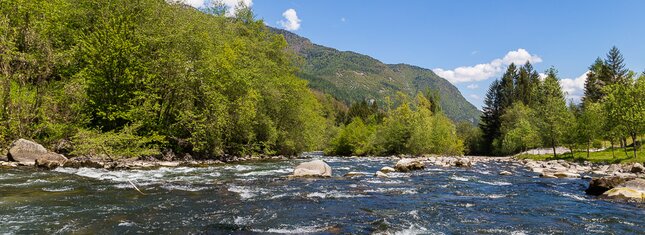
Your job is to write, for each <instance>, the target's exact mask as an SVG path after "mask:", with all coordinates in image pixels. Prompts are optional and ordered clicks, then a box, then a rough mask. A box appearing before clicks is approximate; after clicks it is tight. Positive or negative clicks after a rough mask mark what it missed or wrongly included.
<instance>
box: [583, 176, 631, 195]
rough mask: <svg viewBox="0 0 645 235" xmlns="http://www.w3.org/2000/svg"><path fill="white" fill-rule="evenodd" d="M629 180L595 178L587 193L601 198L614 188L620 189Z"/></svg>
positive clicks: (590, 183)
mask: <svg viewBox="0 0 645 235" xmlns="http://www.w3.org/2000/svg"><path fill="white" fill-rule="evenodd" d="M627 180H628V179H625V178H621V177H602V178H593V179H591V182H589V187H588V188H587V189H586V190H585V192H586V193H587V194H590V195H595V196H599V195H602V194H603V193H605V192H606V191H608V190H610V189H612V188H615V187H618V186H619V185H620V184H622V183H624V182H625V181H627Z"/></svg>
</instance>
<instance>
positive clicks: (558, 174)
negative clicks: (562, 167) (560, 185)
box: [553, 171, 580, 178]
mask: <svg viewBox="0 0 645 235" xmlns="http://www.w3.org/2000/svg"><path fill="white" fill-rule="evenodd" d="M553 176H555V177H558V178H580V174H578V173H573V172H566V171H559V172H555V173H553Z"/></svg>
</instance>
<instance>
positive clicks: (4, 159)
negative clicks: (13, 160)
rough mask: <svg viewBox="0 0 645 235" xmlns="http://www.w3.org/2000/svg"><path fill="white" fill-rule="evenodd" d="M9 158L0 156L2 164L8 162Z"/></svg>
mask: <svg viewBox="0 0 645 235" xmlns="http://www.w3.org/2000/svg"><path fill="white" fill-rule="evenodd" d="M8 161H9V158H8V157H7V156H5V155H2V154H0V162H8Z"/></svg>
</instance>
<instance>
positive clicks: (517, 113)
mask: <svg viewBox="0 0 645 235" xmlns="http://www.w3.org/2000/svg"><path fill="white" fill-rule="evenodd" d="M501 119H502V126H501V133H502V135H501V137H500V138H502V140H501V141H500V142H501V145H502V146H501V150H502V151H503V152H504V153H506V154H509V153H515V152H518V151H526V150H527V149H529V148H534V147H537V146H539V145H540V136H539V134H538V130H537V127H536V126H535V124H533V123H532V122H531V120H534V119H535V115H534V113H533V110H531V108H529V107H528V106H526V105H524V104H523V103H516V104H514V105H513V106H511V108H509V109H507V110H506V112H505V113H504V115H502V117H501Z"/></svg>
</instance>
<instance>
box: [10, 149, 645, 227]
mask: <svg viewBox="0 0 645 235" xmlns="http://www.w3.org/2000/svg"><path fill="white" fill-rule="evenodd" d="M324 160H325V161H327V162H328V163H329V165H330V166H331V167H332V169H333V170H334V172H333V175H334V177H332V178H328V179H288V178H287V177H286V176H287V175H289V174H290V173H291V171H292V169H293V167H294V166H296V165H297V164H298V163H300V162H302V161H305V160H290V161H278V162H259V163H249V164H241V165H221V166H211V167H202V168H195V167H175V168H159V169H152V170H124V171H107V170H99V169H88V168H81V169H72V168H58V169H56V170H54V171H41V170H35V169H31V168H15V169H0V234H1V233H30V234H31V233H43V234H52V233H83V234H85V233H90V234H91V233H102V234H103V233H109V234H124V233H138V232H144V233H155V234H159V233H163V234H167V233H172V234H186V233H208V234H220V233H225V234H249V233H320V234H335V233H342V234H346V233H353V234H365V233H384V234H454V233H458V234H474V233H479V234H554V233H555V234H561V233H564V234H591V233H598V234H639V233H641V234H642V233H644V231H645V224H644V223H643V222H644V218H645V209H644V208H643V207H642V206H639V205H636V204H629V203H615V202H610V201H604V200H599V199H596V198H594V197H591V196H587V195H585V194H584V189H585V188H586V187H587V184H588V183H587V180H581V179H542V178H538V177H537V176H536V174H535V173H532V172H528V171H526V170H524V169H523V168H522V167H521V166H520V165H517V164H514V163H509V162H501V163H494V162H490V163H478V164H477V165H475V166H474V167H473V168H470V169H463V168H439V167H429V168H428V169H426V170H422V171H416V172H412V173H390V176H391V177H390V178H376V177H374V176H372V174H373V173H374V172H376V171H377V170H379V169H380V168H381V167H383V166H393V165H394V163H395V160H393V159H388V158H336V157H327V158H324ZM501 170H508V171H511V172H514V173H515V174H514V175H513V176H499V175H498V172H499V171H501ZM349 171H361V172H369V173H370V175H368V176H360V177H354V178H344V177H342V175H344V174H345V173H347V172H349ZM129 181H132V182H133V183H134V184H136V185H137V186H138V187H139V189H140V190H141V191H142V192H143V193H145V195H142V194H141V193H139V192H138V191H136V190H135V189H134V188H133V187H132V186H131V184H130V183H129Z"/></svg>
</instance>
